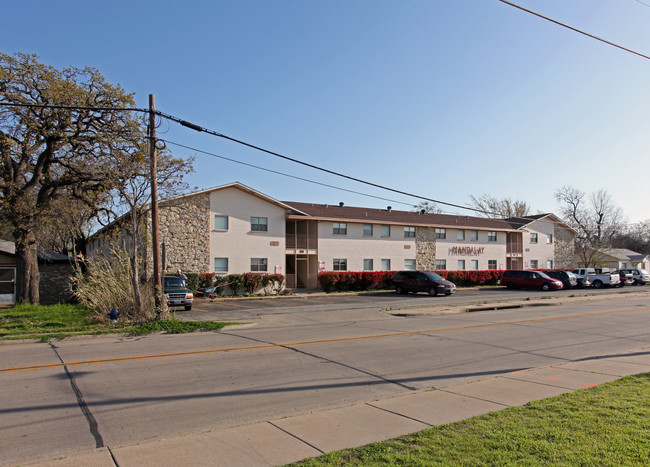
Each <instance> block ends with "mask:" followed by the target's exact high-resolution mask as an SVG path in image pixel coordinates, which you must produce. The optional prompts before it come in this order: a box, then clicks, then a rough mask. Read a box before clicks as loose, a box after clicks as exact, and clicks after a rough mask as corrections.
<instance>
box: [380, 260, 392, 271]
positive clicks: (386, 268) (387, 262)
mask: <svg viewBox="0 0 650 467" xmlns="http://www.w3.org/2000/svg"><path fill="white" fill-rule="evenodd" d="M381 270H382V271H390V259H382V260H381Z"/></svg>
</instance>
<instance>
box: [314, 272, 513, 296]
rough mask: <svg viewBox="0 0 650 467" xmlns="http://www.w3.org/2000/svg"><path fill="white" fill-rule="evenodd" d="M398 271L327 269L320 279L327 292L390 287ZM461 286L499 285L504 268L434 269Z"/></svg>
mask: <svg viewBox="0 0 650 467" xmlns="http://www.w3.org/2000/svg"><path fill="white" fill-rule="evenodd" d="M395 272H396V271H379V272H352V271H325V272H321V273H320V274H319V275H318V281H319V282H320V285H321V288H322V289H323V291H325V292H345V291H361V290H378V289H390V288H391V287H392V279H393V274H395ZM432 272H435V273H436V274H439V275H440V276H442V277H443V278H444V279H447V280H448V281H451V282H453V283H454V284H456V286H459V287H473V286H478V285H497V282H498V280H499V279H501V275H502V274H503V271H502V270H493V269H490V270H485V271H432Z"/></svg>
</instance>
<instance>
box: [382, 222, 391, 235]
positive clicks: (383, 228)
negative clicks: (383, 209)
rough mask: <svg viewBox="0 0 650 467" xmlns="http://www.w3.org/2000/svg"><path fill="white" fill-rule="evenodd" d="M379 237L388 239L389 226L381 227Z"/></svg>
mask: <svg viewBox="0 0 650 467" xmlns="http://www.w3.org/2000/svg"><path fill="white" fill-rule="evenodd" d="M381 236H382V237H390V225H382V226H381Z"/></svg>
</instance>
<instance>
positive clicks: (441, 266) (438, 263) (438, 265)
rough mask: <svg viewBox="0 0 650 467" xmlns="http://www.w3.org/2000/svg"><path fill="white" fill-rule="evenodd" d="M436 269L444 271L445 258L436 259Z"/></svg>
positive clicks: (445, 266) (445, 267)
mask: <svg viewBox="0 0 650 467" xmlns="http://www.w3.org/2000/svg"><path fill="white" fill-rule="evenodd" d="M436 269H437V270H439V271H445V270H446V269H447V260H446V259H437V260H436Z"/></svg>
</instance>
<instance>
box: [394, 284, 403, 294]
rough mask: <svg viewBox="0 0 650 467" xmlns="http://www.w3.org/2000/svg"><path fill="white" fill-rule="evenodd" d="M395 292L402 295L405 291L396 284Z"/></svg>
mask: <svg viewBox="0 0 650 467" xmlns="http://www.w3.org/2000/svg"><path fill="white" fill-rule="evenodd" d="M395 293H396V294H399V295H401V294H403V293H404V289H402V287H401V286H399V285H396V286H395Z"/></svg>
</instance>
